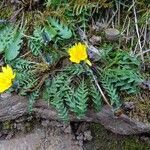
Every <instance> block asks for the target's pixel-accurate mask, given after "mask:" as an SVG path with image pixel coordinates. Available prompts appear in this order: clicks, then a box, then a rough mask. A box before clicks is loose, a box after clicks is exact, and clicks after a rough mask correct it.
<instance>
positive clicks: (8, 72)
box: [0, 65, 16, 93]
mask: <svg viewBox="0 0 150 150" xmlns="http://www.w3.org/2000/svg"><path fill="white" fill-rule="evenodd" d="M15 76H16V75H15V73H13V70H12V68H11V67H10V66H9V65H7V66H6V67H2V72H0V93H3V92H4V91H6V90H7V89H9V88H10V87H11V86H12V80H13V79H14V78H15Z"/></svg>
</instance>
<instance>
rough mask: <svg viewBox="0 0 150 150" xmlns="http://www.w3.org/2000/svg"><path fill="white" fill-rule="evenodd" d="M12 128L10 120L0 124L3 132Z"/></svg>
mask: <svg viewBox="0 0 150 150" xmlns="http://www.w3.org/2000/svg"><path fill="white" fill-rule="evenodd" d="M12 128H13V124H12V122H11V121H10V120H7V121H5V122H3V123H2V129H3V130H11V129H12Z"/></svg>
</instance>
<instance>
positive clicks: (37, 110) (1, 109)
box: [0, 96, 150, 135]
mask: <svg viewBox="0 0 150 150" xmlns="http://www.w3.org/2000/svg"><path fill="white" fill-rule="evenodd" d="M27 103H28V101H27V99H26V98H25V97H19V96H12V97H10V98H7V99H5V100H0V121H1V122H3V121H6V120H13V119H16V118H18V117H20V116H23V115H25V114H27V113H28V109H27ZM33 112H34V114H35V116H37V117H38V118H43V119H47V120H59V118H58V116H57V112H56V111H55V110H54V109H53V108H51V107H49V106H48V105H47V104H46V103H45V102H44V101H42V100H39V101H38V102H37V103H36V104H35V105H34V107H33ZM70 121H87V122H96V123H100V124H102V125H103V126H104V127H105V128H106V129H108V130H110V131H112V132H114V133H116V134H123V135H130V134H140V133H146V132H150V124H146V123H143V122H140V121H137V120H133V119H131V118H129V117H128V116H126V115H124V114H122V115H121V116H119V117H116V116H115V115H114V112H113V110H112V109H111V108H110V107H109V106H107V105H106V106H104V107H103V108H102V110H101V111H100V112H99V113H95V112H93V111H88V112H87V114H86V116H85V117H83V118H81V119H80V120H79V119H77V118H76V117H75V116H74V115H70Z"/></svg>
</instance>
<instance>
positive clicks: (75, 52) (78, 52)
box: [68, 43, 92, 66]
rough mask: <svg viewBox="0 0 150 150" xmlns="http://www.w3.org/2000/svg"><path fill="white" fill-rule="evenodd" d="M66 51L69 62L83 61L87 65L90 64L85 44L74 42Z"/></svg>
mask: <svg viewBox="0 0 150 150" xmlns="http://www.w3.org/2000/svg"><path fill="white" fill-rule="evenodd" d="M68 53H69V55H70V61H71V62H74V63H77V64H79V63H80V62H81V61H85V62H86V63H87V64H88V65H89V66H92V64H91V62H90V61H89V60H88V55H87V46H86V45H85V44H82V43H78V44H77V43H76V44H75V45H74V46H72V47H71V48H70V49H69V50H68Z"/></svg>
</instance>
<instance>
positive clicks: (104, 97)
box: [91, 70, 112, 107]
mask: <svg viewBox="0 0 150 150" xmlns="http://www.w3.org/2000/svg"><path fill="white" fill-rule="evenodd" d="M91 74H92V77H93V79H94V82H95V84H96V86H97V88H98V90H99V92H100V93H101V95H102V97H103V99H104V101H105V102H106V104H107V105H109V106H110V107H112V106H111V105H110V104H109V102H108V100H107V98H106V96H105V95H104V92H103V91H102V89H101V87H100V85H99V84H98V81H97V79H96V77H95V75H94V74H93V72H92V70H91Z"/></svg>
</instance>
